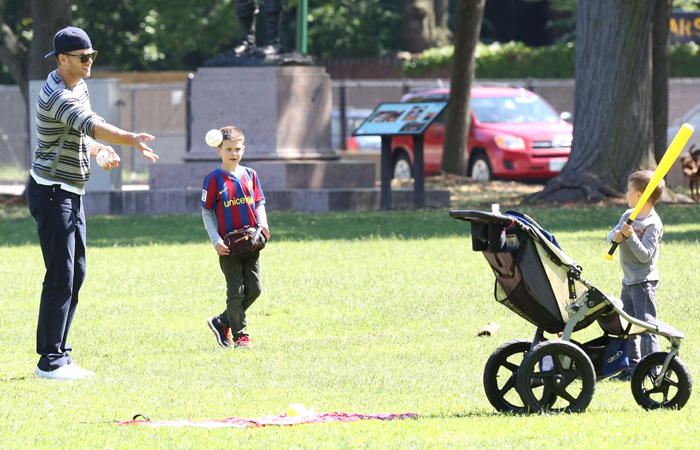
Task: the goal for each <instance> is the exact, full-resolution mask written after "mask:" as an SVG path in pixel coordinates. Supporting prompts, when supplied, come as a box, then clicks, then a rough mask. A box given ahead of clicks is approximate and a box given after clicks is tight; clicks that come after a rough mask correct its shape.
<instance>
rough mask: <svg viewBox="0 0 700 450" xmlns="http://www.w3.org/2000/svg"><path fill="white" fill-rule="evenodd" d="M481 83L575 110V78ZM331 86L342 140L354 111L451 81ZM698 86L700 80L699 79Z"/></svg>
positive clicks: (336, 83)
mask: <svg viewBox="0 0 700 450" xmlns="http://www.w3.org/2000/svg"><path fill="white" fill-rule="evenodd" d="M477 83H482V84H497V85H509V86H518V87H523V88H525V89H528V90H530V91H533V92H535V93H537V94H538V95H540V96H541V97H542V98H544V99H545V100H547V101H548V102H549V103H550V104H551V105H552V106H554V108H555V109H556V110H557V111H559V112H564V111H567V112H571V113H573V109H574V80H542V79H532V78H530V79H521V80H477ZM331 85H332V88H333V108H334V109H335V110H336V112H335V114H334V116H335V117H337V120H335V121H334V127H333V128H334V130H333V131H334V132H335V133H337V134H338V136H336V138H335V139H333V142H334V143H336V144H340V143H342V142H345V139H344V138H346V137H348V136H349V135H350V134H352V132H353V131H354V129H350V128H353V126H354V125H356V124H357V121H354V122H353V121H352V120H348V117H349V116H357V114H352V112H353V110H359V111H360V113H364V114H366V113H368V112H369V110H372V109H374V108H375V107H376V106H377V105H378V104H379V103H384V102H398V101H400V100H401V97H402V96H403V95H404V94H406V93H409V92H411V91H412V90H415V89H417V88H426V87H449V86H450V80H444V79H433V80H429V79H421V80H414V79H407V78H406V79H400V80H339V81H334V82H332V83H331ZM698 86H700V81H698Z"/></svg>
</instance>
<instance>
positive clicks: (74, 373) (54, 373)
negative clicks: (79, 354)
mask: <svg viewBox="0 0 700 450" xmlns="http://www.w3.org/2000/svg"><path fill="white" fill-rule="evenodd" d="M34 373H35V374H37V375H39V378H49V379H52V380H58V381H74V380H84V379H85V373H83V371H82V369H80V368H79V367H78V366H76V365H75V364H66V365H65V366H61V367H59V368H58V369H54V370H50V371H46V370H41V369H39V368H38V367H37V368H36V370H35V371H34Z"/></svg>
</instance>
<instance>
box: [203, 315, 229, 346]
mask: <svg viewBox="0 0 700 450" xmlns="http://www.w3.org/2000/svg"><path fill="white" fill-rule="evenodd" d="M207 324H208V325H209V328H211V331H213V332H214V334H215V335H216V342H218V343H219V345H220V346H222V347H233V342H231V329H230V328H229V327H225V326H223V325H221V320H220V319H219V317H218V316H213V317H210V318H208V319H207Z"/></svg>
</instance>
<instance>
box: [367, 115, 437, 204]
mask: <svg viewBox="0 0 700 450" xmlns="http://www.w3.org/2000/svg"><path fill="white" fill-rule="evenodd" d="M446 106H447V102H424V103H382V104H380V105H379V106H377V108H376V109H375V110H374V111H373V112H372V114H370V116H369V117H368V118H367V119H365V121H364V122H362V125H360V126H359V128H358V129H357V130H355V132H354V133H353V136H381V137H382V153H381V165H382V167H381V183H382V186H381V197H380V207H381V208H382V209H388V208H391V179H392V178H393V176H394V164H393V163H394V159H393V155H392V138H393V137H394V136H405V135H408V136H412V137H413V179H414V187H413V204H414V205H415V206H416V207H418V208H420V207H423V206H425V166H424V159H423V145H424V137H423V134H424V133H425V130H427V129H428V127H429V126H430V125H431V124H432V123H433V121H434V120H435V118H437V116H438V115H439V114H440V113H441V112H442V110H443V109H445V107H446Z"/></svg>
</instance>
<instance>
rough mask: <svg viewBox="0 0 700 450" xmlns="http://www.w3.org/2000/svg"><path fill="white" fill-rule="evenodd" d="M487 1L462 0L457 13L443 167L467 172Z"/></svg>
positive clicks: (457, 172) (450, 170) (463, 172)
mask: <svg viewBox="0 0 700 450" xmlns="http://www.w3.org/2000/svg"><path fill="white" fill-rule="evenodd" d="M485 4H486V0H459V1H458V3H457V10H456V12H455V53H454V58H453V68H452V82H451V84H450V86H451V87H450V104H449V106H448V107H447V123H446V130H445V141H444V143H443V152H442V162H441V164H440V168H441V169H442V171H444V172H447V173H453V174H457V175H466V173H467V160H466V154H467V135H468V132H469V126H470V120H471V116H470V114H469V110H470V109H471V95H470V94H471V88H472V80H473V79H474V69H475V67H474V66H475V61H474V51H475V49H476V44H477V42H478V41H479V33H480V32H481V19H482V18H483V16H484V5H485Z"/></svg>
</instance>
